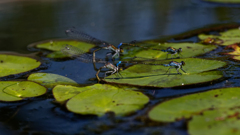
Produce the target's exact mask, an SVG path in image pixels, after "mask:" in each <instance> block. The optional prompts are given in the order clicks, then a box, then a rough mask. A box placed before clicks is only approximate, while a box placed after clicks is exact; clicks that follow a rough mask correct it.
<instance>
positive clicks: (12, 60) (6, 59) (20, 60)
mask: <svg viewBox="0 0 240 135" xmlns="http://www.w3.org/2000/svg"><path fill="white" fill-rule="evenodd" d="M40 65H41V63H40V62H39V61H37V60H35V59H32V58H29V57H23V56H14V55H6V54H0V77H4V76H8V75H13V74H19V73H23V72H27V71H30V70H33V69H35V68H37V67H39V66H40Z"/></svg>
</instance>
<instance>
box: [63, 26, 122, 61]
mask: <svg viewBox="0 0 240 135" xmlns="http://www.w3.org/2000/svg"><path fill="white" fill-rule="evenodd" d="M65 33H66V35H67V36H69V37H73V38H77V39H79V40H81V41H84V42H89V43H94V44H96V45H104V46H103V47H101V48H99V49H97V50H95V51H94V52H93V60H94V58H95V52H96V51H98V50H100V49H107V50H110V51H112V52H111V53H108V54H107V55H110V54H111V55H112V58H114V57H115V56H116V55H117V56H118V57H120V53H123V52H124V51H123V49H122V48H121V46H122V45H123V44H127V43H120V44H119V45H118V46H117V47H115V46H114V45H112V44H109V43H107V42H105V41H102V40H100V39H97V38H95V37H92V36H90V35H88V34H86V33H84V32H81V31H78V30H76V29H74V28H71V29H67V30H66V31H65Z"/></svg>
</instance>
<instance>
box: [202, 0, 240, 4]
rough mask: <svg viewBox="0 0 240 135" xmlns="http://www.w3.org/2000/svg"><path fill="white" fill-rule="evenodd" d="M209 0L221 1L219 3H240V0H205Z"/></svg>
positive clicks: (212, 0)
mask: <svg viewBox="0 0 240 135" xmlns="http://www.w3.org/2000/svg"><path fill="white" fill-rule="evenodd" d="M204 1H207V2H219V3H232V4H234V3H240V0H204Z"/></svg>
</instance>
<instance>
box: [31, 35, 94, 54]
mask: <svg viewBox="0 0 240 135" xmlns="http://www.w3.org/2000/svg"><path fill="white" fill-rule="evenodd" d="M66 45H71V46H74V47H77V48H79V49H80V50H81V51H82V52H88V51H89V49H91V48H93V47H94V46H95V45H94V44H90V43H86V42H81V41H77V40H56V39H55V40H47V41H43V42H38V43H33V44H32V45H30V46H36V47H37V48H41V49H47V50H51V51H53V52H52V53H50V54H48V55H47V57H48V58H65V57H68V56H69V55H67V54H64V53H63V52H62V50H63V49H65V46H66Z"/></svg>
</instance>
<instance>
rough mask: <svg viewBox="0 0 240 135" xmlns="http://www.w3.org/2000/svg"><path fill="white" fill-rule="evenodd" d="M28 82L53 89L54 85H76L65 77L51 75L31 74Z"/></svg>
mask: <svg viewBox="0 0 240 135" xmlns="http://www.w3.org/2000/svg"><path fill="white" fill-rule="evenodd" d="M28 80H30V81H34V82H37V83H40V84H41V85H44V86H46V87H48V88H53V87H54V86H56V85H59V84H62V85H78V83H76V82H75V81H73V80H72V79H70V78H67V77H65V76H61V75H57V74H51V73H33V74H31V75H30V76H29V77H28Z"/></svg>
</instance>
